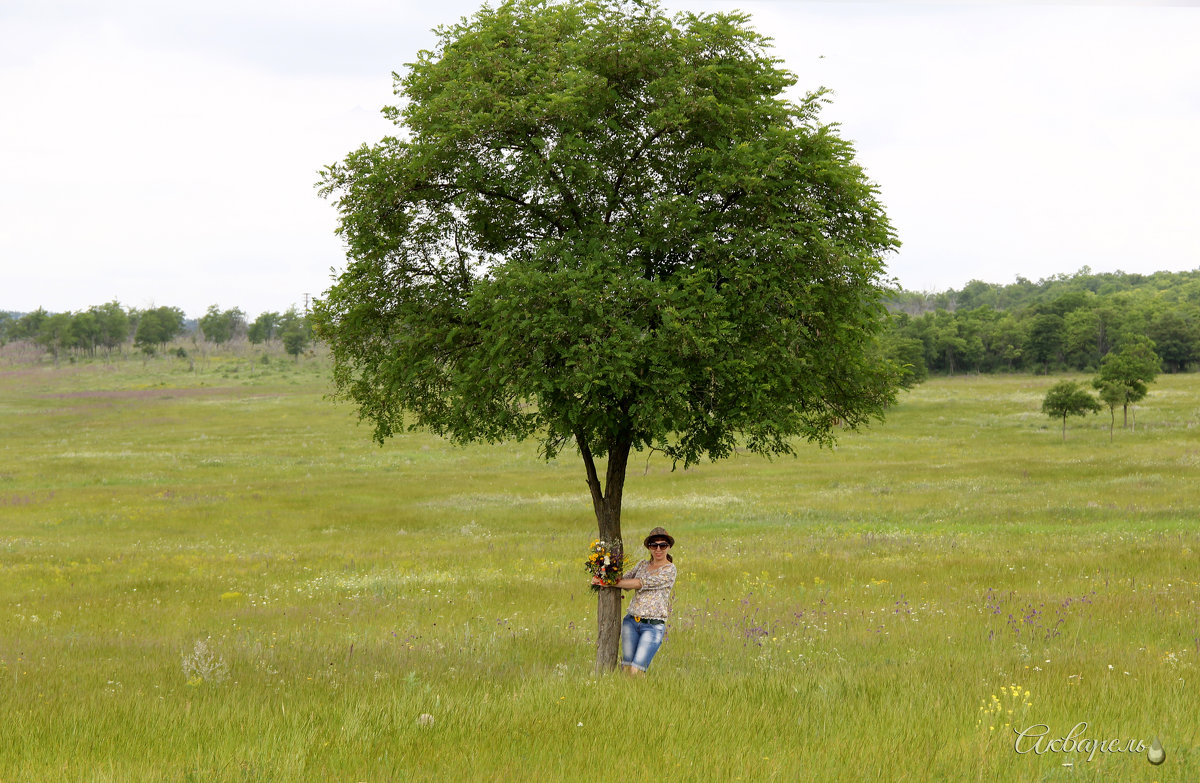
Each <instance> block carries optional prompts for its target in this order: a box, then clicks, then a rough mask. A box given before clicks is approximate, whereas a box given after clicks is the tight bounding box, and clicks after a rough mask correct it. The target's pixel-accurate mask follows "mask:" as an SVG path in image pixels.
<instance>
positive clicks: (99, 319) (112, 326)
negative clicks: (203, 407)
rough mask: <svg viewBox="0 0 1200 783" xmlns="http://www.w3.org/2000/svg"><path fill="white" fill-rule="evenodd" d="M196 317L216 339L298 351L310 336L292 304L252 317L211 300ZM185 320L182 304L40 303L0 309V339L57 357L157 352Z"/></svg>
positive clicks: (198, 331) (199, 327)
mask: <svg viewBox="0 0 1200 783" xmlns="http://www.w3.org/2000/svg"><path fill="white" fill-rule="evenodd" d="M194 323H195V332H194V334H195V335H196V336H197V337H199V338H201V339H203V340H204V341H205V342H208V343H213V344H221V343H226V342H229V341H230V340H233V339H235V338H240V337H245V338H247V339H248V340H249V341H250V342H251V343H254V344H259V343H264V342H267V341H270V340H279V341H280V342H282V343H283V346H284V348H285V349H286V350H287V352H288V353H289V354H292V355H293V356H298V355H299V354H300V353H301V352H302V351H303V350H304V349H305V348H306V347H307V346H308V344H309V343H310V342H311V341H312V327H311V324H310V323H309V318H308V316H307V315H306V314H304V313H298V312H297V311H296V308H294V307H293V308H291V309H289V310H288V311H287V312H284V313H276V312H266V313H262V314H260V315H259V316H258V318H256V319H255V320H254V321H253V322H249V323H248V322H247V320H246V314H245V313H244V312H242V310H240V309H239V308H236V307H235V308H233V309H231V310H221V309H220V308H219V307H218V306H217V305H213V306H211V307H209V308H208V312H206V313H205V314H204V316H202V317H201V318H200V319H198V320H197V321H195V322H194ZM187 324H188V321H187V319H186V318H185V317H184V314H183V311H182V310H180V309H179V308H178V307H154V308H147V309H145V310H140V309H138V308H136V307H131V308H128V309H127V308H125V307H122V306H121V304H120V303H119V302H109V303H107V304H102V305H95V306H93V307H89V308H88V309H86V310H79V311H76V312H66V313H49V312H46V311H45V310H44V309H42V308H40V307H39V308H38V309H37V310H35V311H33V312H32V313H25V314H23V315H19V314H15V313H6V312H0V345H5V344H6V343H10V342H17V341H27V342H30V343H33V344H35V345H37V346H40V347H41V348H43V349H44V350H46V351H47V352H48V353H50V354H52V355H53V356H54V358H55V359H56V360H57V359H58V357H59V356H60V355H62V354H64V353H66V354H69V355H72V356H75V355H82V356H96V355H97V354H98V353H103V354H105V355H108V354H111V353H112V352H113V351H121V350H123V349H125V348H133V349H135V350H140V351H142V352H143V353H146V354H154V353H157V352H159V351H161V350H164V349H165V348H166V346H167V343H169V342H171V341H172V340H174V339H176V338H178V337H181V336H184V335H185V334H186V331H187Z"/></svg>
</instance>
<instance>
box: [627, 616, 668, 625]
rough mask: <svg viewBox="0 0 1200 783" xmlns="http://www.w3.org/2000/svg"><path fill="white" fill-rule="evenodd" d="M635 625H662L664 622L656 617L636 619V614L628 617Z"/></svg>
mask: <svg viewBox="0 0 1200 783" xmlns="http://www.w3.org/2000/svg"><path fill="white" fill-rule="evenodd" d="M629 616H630V617H632V618H633V621H634V622H635V623H646V624H647V625H663V624H664V623H666V622H667V621H666V620H659V619H658V618H656V617H638V616H637V615H636V614H631V615H629Z"/></svg>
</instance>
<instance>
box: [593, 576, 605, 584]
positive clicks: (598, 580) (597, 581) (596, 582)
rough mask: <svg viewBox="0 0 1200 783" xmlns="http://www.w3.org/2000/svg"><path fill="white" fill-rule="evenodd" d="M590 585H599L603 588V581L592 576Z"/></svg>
mask: <svg viewBox="0 0 1200 783" xmlns="http://www.w3.org/2000/svg"><path fill="white" fill-rule="evenodd" d="M592 584H594V585H600V586H601V587H603V586H604V580H603V579H601V578H600V577H598V576H593V577H592Z"/></svg>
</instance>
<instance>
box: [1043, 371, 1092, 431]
mask: <svg viewBox="0 0 1200 783" xmlns="http://www.w3.org/2000/svg"><path fill="white" fill-rule="evenodd" d="M1099 410H1100V403H1099V401H1098V400H1097V399H1096V398H1095V397H1093V396H1092V395H1091V392H1089V391H1088V390H1087V389H1085V388H1083V387H1082V386H1080V385H1079V384H1078V383H1077V382H1075V381H1059V382H1058V383H1056V384H1054V385H1053V386H1052V387H1050V391H1048V392H1046V397H1045V399H1043V400H1042V413H1044V414H1046V415H1047V416H1050V417H1051V418H1059V417H1061V418H1062V436H1063V440H1066V439H1067V417H1068V416H1085V415H1087V414H1089V413H1097V412H1099Z"/></svg>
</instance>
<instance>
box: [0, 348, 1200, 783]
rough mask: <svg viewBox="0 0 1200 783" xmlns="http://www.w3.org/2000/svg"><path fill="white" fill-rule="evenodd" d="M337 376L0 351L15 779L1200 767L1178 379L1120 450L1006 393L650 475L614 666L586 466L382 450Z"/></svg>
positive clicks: (249, 358)
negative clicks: (655, 566) (635, 636)
mask: <svg viewBox="0 0 1200 783" xmlns="http://www.w3.org/2000/svg"><path fill="white" fill-rule="evenodd" d="M328 373H329V366H328V363H327V361H326V360H325V359H324V358H322V357H320V356H317V357H315V358H312V357H310V358H305V359H304V360H303V361H301V362H299V363H294V362H292V361H291V360H290V359H287V358H285V357H282V356H279V355H275V356H268V357H267V362H266V363H264V362H263V360H262V358H261V357H260V352H253V351H250V350H248V349H247V350H244V351H242V352H241V353H240V354H230V355H228V356H221V355H214V356H211V357H207V358H206V359H205V360H204V361H201V362H197V363H196V364H194V365H191V364H189V362H188V361H184V360H180V359H176V358H158V359H153V360H141V359H119V360H114V361H113V362H111V363H107V362H104V361H100V360H98V361H95V362H92V363H80V364H66V363H64V364H62V366H60V367H58V368H54V367H52V366H49V365H48V364H44V363H38V364H31V363H19V362H10V363H9V364H7V365H0V595H2V596H3V602H4V605H3V611H0V714H2V715H3V716H4V728H5V732H4V734H5V737H4V739H3V741H2V742H0V783H8V782H9V781H13V782H16V781H273V780H281V781H283V780H287V781H293V780H297V781H310V780H311V781H325V780H331V781H424V780H429V781H433V780H439V781H440V780H446V779H450V780H463V781H491V780H497V781H508V780H550V781H601V780H608V779H618V778H619V779H625V778H627V777H631V776H637V777H638V778H645V777H650V776H663V777H664V778H665V779H668V780H673V781H676V780H677V781H692V780H694V781H734V780H743V781H772V780H779V781H843V780H846V781H848V780H855V781H1051V780H1064V781H1084V780H1122V781H1176V780H1180V781H1182V780H1196V779H1198V778H1200V728H1198V720H1197V715H1198V714H1200V697H1198V696H1197V675H1198V674H1200V672H1198V671H1197V663H1198V662H1200V613H1198V607H1197V599H1198V598H1200V568H1198V567H1197V551H1198V550H1200V533H1198V526H1197V497H1198V496H1197V490H1196V487H1197V486H1200V378H1198V377H1197V376H1194V375H1175V376H1167V375H1164V376H1160V377H1159V380H1158V381H1157V382H1156V383H1155V384H1154V385H1153V386H1152V387H1151V393H1150V395H1149V396H1148V397H1147V398H1146V400H1145V401H1144V402H1143V403H1142V404H1141V405H1140V406H1139V407H1138V409H1137V416H1136V421H1137V428H1136V430H1133V431H1130V430H1122V429H1121V426H1120V424H1121V422H1120V412H1119V411H1118V417H1117V429H1116V432H1115V434H1114V437H1113V439H1112V441H1111V442H1110V440H1109V431H1108V425H1109V416H1108V412H1107V411H1105V412H1104V413H1103V414H1101V415H1100V416H1093V417H1089V418H1087V419H1082V420H1081V419H1072V420H1071V421H1070V423H1069V425H1068V431H1067V440H1066V441H1065V442H1063V441H1062V440H1061V433H1060V429H1059V426H1060V425H1059V423H1058V422H1056V421H1053V420H1051V419H1049V418H1048V417H1046V416H1044V415H1042V414H1041V413H1040V411H1039V406H1040V401H1041V397H1042V395H1043V394H1044V392H1045V390H1046V389H1047V388H1048V387H1049V386H1050V385H1051V384H1053V383H1054V382H1055V381H1056V380H1058V378H1049V377H1035V376H1028V375H1012V376H976V377H952V378H938V379H933V380H930V381H928V382H927V383H925V384H923V385H922V386H920V387H918V388H916V389H913V390H911V391H909V392H905V393H904V394H903V395H902V396H901V399H900V401H899V403H898V404H897V405H896V406H895V407H894V408H893V410H892V411H891V412H890V414H889V416H888V419H887V421H886V422H883V423H881V424H878V425H875V426H874V427H872V428H871V429H870V430H867V431H863V432H860V433H844V434H843V435H842V436H841V438H840V442H839V445H838V447H837V448H836V449H825V450H821V449H817V448H815V447H809V446H805V445H800V447H799V456H798V457H796V458H794V459H792V458H786V459H777V460H774V461H767V460H764V459H761V458H758V457H754V456H750V455H739V456H737V457H735V458H734V459H731V460H727V461H724V462H720V463H713V464H702V465H699V466H696V467H694V468H692V469H690V470H687V471H684V470H675V471H672V469H671V465H670V464H669V463H667V462H665V461H663V460H661V459H659V458H657V457H652V458H649V459H647V457H646V455H645V454H642V455H641V456H640V457H638V458H637V459H636V460H631V465H633V467H631V471H630V477H629V481H628V483H627V484H626V489H625V498H626V501H625V508H624V517H623V529H624V531H625V535H626V540H627V541H636V542H640V541H641V538H642V536H644V534H645V532H646V531H648V530H649V529H650V528H652V527H654V526H656V525H662V526H664V527H666V528H667V529H668V530H670V531H671V533H672V534H673V535H674V536H675V538H676V539H677V545H676V547H675V548H674V549H673V550H672V553H673V555H674V558H675V561H676V564H677V566H678V568H679V582H678V585H677V592H676V596H675V602H674V612H673V617H672V621H671V624H670V626H669V631H668V637H667V641H666V643H665V644H664V646H663V648H662V650H661V651H660V652H659V654H658V656H657V657H656V658H655V660H654V663H653V665H652V666H651V669H650V672H649V674H648V675H647V676H646V677H644V678H639V679H630V678H627V677H625V676H623V675H620V674H616V673H606V674H600V675H597V674H596V673H595V672H594V671H593V665H592V664H593V660H594V656H595V648H594V638H595V631H596V627H595V623H596V617H595V615H596V603H595V597H594V595H593V593H592V592H591V591H590V588H589V587H588V577H587V575H586V574H585V572H584V570H583V565H582V564H583V558H584V556H585V554H586V551H587V547H588V545H589V543H590V542H591V540H592V539H593V538H595V521H594V519H593V518H592V515H591V506H590V502H589V500H588V496H587V490H586V486H585V484H584V479H583V468H582V465H581V463H580V462H579V459H578V457H577V456H572V455H569V454H568V455H564V456H563V457H562V458H560V459H558V460H556V461H554V462H550V463H547V462H545V461H543V460H541V459H539V458H538V456H537V453H536V448H535V446H534V445H533V444H528V443H526V444H521V443H517V444H505V445H500V446H472V447H468V448H461V447H455V446H452V445H450V444H448V443H446V442H444V441H442V440H440V439H438V438H436V437H433V436H431V435H429V434H426V433H421V432H416V433H411V434H407V435H405V436H403V437H400V438H397V439H395V440H393V441H390V442H388V443H387V444H385V445H383V446H380V445H378V444H375V443H374V442H372V441H371V439H370V429H369V427H368V426H367V425H365V424H359V423H358V422H357V418H356V415H355V412H354V411H353V409H352V408H351V407H350V406H349V405H347V404H345V403H337V402H333V401H330V400H329V399H327V398H326V395H327V394H328V392H329V390H330V389H329V383H328V380H327V379H328ZM1080 723H1085V724H1086V726H1085V727H1084V728H1083V729H1078V728H1077V727H1078V724H1080ZM1038 726H1041V727H1042V729H1038V728H1036V727H1038ZM1031 727H1032V733H1031V734H1028V735H1027V736H1026V738H1025V739H1024V740H1021V739H1020V738H1019V737H1018V736H1017V733H1016V732H1017V731H1020V730H1022V729H1031ZM1043 729H1044V734H1045V736H1044V737H1042V741H1041V743H1040V744H1038V745H1037V746H1036V747H1035V740H1036V739H1037V737H1036V736H1035V735H1036V734H1037V733H1038V732H1039V731H1043ZM1072 732H1074V734H1073V736H1072V737H1071V739H1070V740H1068V741H1066V742H1064V741H1063V739H1062V738H1064V737H1067V736H1068V735H1072ZM1156 737H1157V738H1159V739H1160V740H1161V743H1162V745H1163V747H1164V748H1165V750H1166V754H1167V755H1166V761H1165V763H1163V764H1162V765H1160V766H1155V765H1151V764H1149V763H1148V761H1147V754H1146V752H1145V748H1146V747H1149V746H1150V744H1151V742H1152V740H1153V739H1154V738H1156ZM1055 738H1058V739H1057V741H1056V742H1057V744H1056V745H1055V744H1054V743H1051V742H1050V741H1051V740H1052V739H1055ZM1022 743H1024V744H1022ZM1101 743H1103V744H1101ZM1139 743H1142V744H1141V750H1140V751H1139V750H1138V744H1139ZM1064 746H1065V747H1064Z"/></svg>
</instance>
